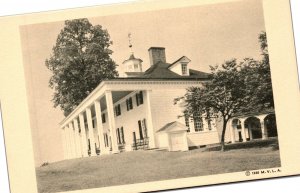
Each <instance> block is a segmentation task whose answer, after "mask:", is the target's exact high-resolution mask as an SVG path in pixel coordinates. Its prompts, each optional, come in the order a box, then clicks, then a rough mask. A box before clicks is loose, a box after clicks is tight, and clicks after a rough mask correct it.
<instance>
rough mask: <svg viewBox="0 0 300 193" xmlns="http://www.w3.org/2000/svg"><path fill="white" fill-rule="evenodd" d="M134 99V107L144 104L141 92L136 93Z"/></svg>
mask: <svg viewBox="0 0 300 193" xmlns="http://www.w3.org/2000/svg"><path fill="white" fill-rule="evenodd" d="M135 98H136V106H139V105H141V104H143V103H144V99H143V91H140V92H138V93H136V94H135Z"/></svg>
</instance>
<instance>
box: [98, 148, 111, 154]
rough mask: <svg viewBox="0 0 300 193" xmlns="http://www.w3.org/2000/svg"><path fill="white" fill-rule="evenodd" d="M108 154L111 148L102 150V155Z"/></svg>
mask: <svg viewBox="0 0 300 193" xmlns="http://www.w3.org/2000/svg"><path fill="white" fill-rule="evenodd" d="M108 154H110V150H109V148H105V149H103V150H101V151H100V155H108Z"/></svg>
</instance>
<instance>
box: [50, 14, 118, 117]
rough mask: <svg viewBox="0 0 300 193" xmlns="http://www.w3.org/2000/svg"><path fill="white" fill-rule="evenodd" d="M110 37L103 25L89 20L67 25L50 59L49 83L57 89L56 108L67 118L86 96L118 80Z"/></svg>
mask: <svg viewBox="0 0 300 193" xmlns="http://www.w3.org/2000/svg"><path fill="white" fill-rule="evenodd" d="M111 45H112V41H111V40H110V36H109V34H108V32H107V30H106V29H103V28H102V26H100V25H95V26H93V25H92V24H91V23H90V22H89V21H88V20H87V19H75V20H67V21H65V26H64V28H63V29H62V30H61V32H60V33H59V35H58V37H57V40H56V44H55V46H54V47H53V49H52V54H51V56H50V58H49V59H46V62H45V64H46V66H47V68H48V69H49V70H50V71H51V72H52V73H53V75H52V76H51V78H50V80H49V86H50V88H52V89H54V95H53V99H52V101H53V103H54V107H57V106H60V108H61V109H62V110H63V111H64V115H65V116H67V115H68V114H69V113H70V112H72V111H73V110H74V108H75V107H76V106H77V105H79V103H80V102H81V101H82V100H83V99H84V98H86V96H87V95H88V94H89V93H91V92H92V91H93V89H95V88H96V87H97V85H98V84H99V83H100V82H101V81H103V80H105V79H110V78H114V77H117V76H118V72H117V71H116V63H115V62H114V61H113V60H112V59H111V58H110V56H111V54H112V51H111V50H110V49H109V47H110V46H111Z"/></svg>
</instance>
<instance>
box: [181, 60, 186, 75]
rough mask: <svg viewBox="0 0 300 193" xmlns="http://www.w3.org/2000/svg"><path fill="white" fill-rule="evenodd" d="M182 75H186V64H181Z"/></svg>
mask: <svg viewBox="0 0 300 193" xmlns="http://www.w3.org/2000/svg"><path fill="white" fill-rule="evenodd" d="M181 70H182V75H187V64H185V63H182V64H181Z"/></svg>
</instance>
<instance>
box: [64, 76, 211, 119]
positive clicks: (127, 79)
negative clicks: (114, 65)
mask: <svg viewBox="0 0 300 193" xmlns="http://www.w3.org/2000/svg"><path fill="white" fill-rule="evenodd" d="M137 80H138V81H178V80H181V81H186V80H188V81H191V80H193V81H198V80H199V81H200V80H206V79H195V78H193V79H182V78H181V79H180V78H176V79H175V78H172V79H162V78H158V79H153V78H135V77H124V78H113V79H107V80H103V81H102V82H101V83H100V84H99V85H98V86H97V87H96V88H95V89H94V90H93V91H92V92H91V93H90V94H89V95H88V96H87V97H85V98H84V99H83V100H82V101H81V103H80V104H79V105H77V107H76V108H75V109H74V110H73V111H72V112H71V113H70V114H69V115H68V116H67V117H65V118H64V119H63V120H62V121H61V122H59V125H63V124H64V122H65V121H66V120H68V119H69V118H70V117H71V116H72V115H73V114H74V112H76V111H77V110H78V109H79V108H80V107H81V106H82V105H84V103H85V102H86V101H88V100H89V99H90V98H91V97H92V96H93V95H94V94H95V93H97V92H98V91H99V90H100V89H101V88H102V87H104V85H105V84H107V83H109V82H112V81H137Z"/></svg>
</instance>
